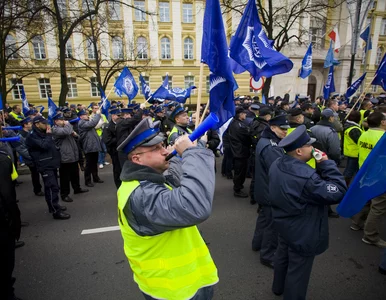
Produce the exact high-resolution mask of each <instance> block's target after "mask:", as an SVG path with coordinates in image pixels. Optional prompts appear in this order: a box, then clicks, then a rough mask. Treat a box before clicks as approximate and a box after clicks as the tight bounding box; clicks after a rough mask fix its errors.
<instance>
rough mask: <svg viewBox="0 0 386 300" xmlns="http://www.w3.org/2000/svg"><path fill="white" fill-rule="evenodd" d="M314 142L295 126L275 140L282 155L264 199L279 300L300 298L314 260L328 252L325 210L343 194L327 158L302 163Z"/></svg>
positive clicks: (340, 179) (336, 171)
mask: <svg viewBox="0 0 386 300" xmlns="http://www.w3.org/2000/svg"><path fill="white" fill-rule="evenodd" d="M314 141H315V139H313V138H310V136H309V135H308V134H307V131H306V127H305V126H299V127H298V128H296V129H295V130H294V131H293V132H292V133H291V134H289V135H288V136H287V137H285V138H284V139H283V140H281V141H280V143H279V147H281V148H283V149H284V150H285V152H286V154H285V155H283V156H282V157H280V158H279V159H277V160H276V161H275V162H274V163H273V164H272V165H271V168H270V170H269V199H270V201H271V204H272V216H273V222H274V227H275V229H276V230H277V231H278V233H279V245H278V248H277V251H276V253H275V268H274V269H275V270H274V280H273V285H272V291H273V293H274V294H276V295H281V294H283V293H284V298H283V299H284V300H304V299H306V293H307V287H308V282H309V279H310V275H311V269H312V264H313V261H314V258H315V256H316V255H319V254H321V253H323V252H324V251H326V250H327V248H328V235H329V234H328V205H331V204H337V203H339V202H340V201H341V200H342V199H343V196H344V194H345V192H346V190H347V187H346V184H345V182H344V178H343V176H342V174H341V173H340V171H339V169H338V168H337V166H336V164H335V163H334V162H333V161H332V160H329V159H328V157H327V155H325V154H324V155H323V156H322V158H321V159H320V160H318V161H317V167H316V169H313V168H311V167H310V166H309V165H307V164H306V162H307V161H308V160H310V158H311V157H312V151H313V150H314V149H313V147H312V143H313V142H314ZM316 151H318V150H316Z"/></svg>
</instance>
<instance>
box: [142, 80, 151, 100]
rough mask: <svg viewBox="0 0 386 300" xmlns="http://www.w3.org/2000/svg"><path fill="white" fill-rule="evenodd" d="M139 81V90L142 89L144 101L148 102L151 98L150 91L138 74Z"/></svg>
mask: <svg viewBox="0 0 386 300" xmlns="http://www.w3.org/2000/svg"><path fill="white" fill-rule="evenodd" d="M139 81H140V82H141V89H142V94H143V96H144V97H145V99H146V100H150V99H151V96H152V92H151V89H150V87H149V85H148V84H147V83H146V81H145V79H144V78H143V77H142V75H141V74H139Z"/></svg>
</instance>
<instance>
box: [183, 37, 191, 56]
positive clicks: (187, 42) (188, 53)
mask: <svg viewBox="0 0 386 300" xmlns="http://www.w3.org/2000/svg"><path fill="white" fill-rule="evenodd" d="M184 59H193V40H192V39H191V38H186V39H185V40H184Z"/></svg>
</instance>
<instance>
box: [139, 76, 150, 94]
mask: <svg viewBox="0 0 386 300" xmlns="http://www.w3.org/2000/svg"><path fill="white" fill-rule="evenodd" d="M142 78H143V80H145V82H146V84H147V86H149V87H150V83H149V80H150V79H149V76H142ZM139 85H140V89H139V93H140V94H141V95H142V81H141V80H139Z"/></svg>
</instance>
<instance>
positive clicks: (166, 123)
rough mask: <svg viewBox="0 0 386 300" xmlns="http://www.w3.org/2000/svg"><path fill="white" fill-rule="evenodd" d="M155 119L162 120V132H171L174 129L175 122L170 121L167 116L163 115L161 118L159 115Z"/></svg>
mask: <svg viewBox="0 0 386 300" xmlns="http://www.w3.org/2000/svg"><path fill="white" fill-rule="evenodd" d="M154 121H160V122H161V127H160V129H161V132H163V133H165V134H166V133H167V132H168V131H169V132H170V130H172V128H173V125H174V123H173V122H172V121H170V120H169V119H168V118H166V117H163V118H160V117H159V116H155V117H154Z"/></svg>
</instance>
